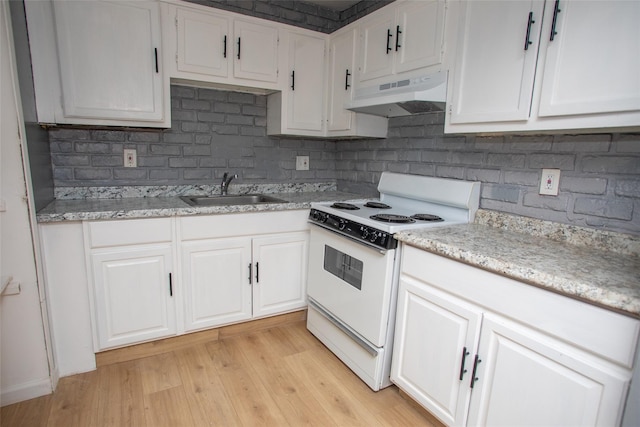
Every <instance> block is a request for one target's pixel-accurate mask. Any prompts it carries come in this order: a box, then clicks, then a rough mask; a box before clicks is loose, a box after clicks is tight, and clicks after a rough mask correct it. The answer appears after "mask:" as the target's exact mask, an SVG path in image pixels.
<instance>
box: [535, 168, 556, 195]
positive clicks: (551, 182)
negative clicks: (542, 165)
mask: <svg viewBox="0 0 640 427" xmlns="http://www.w3.org/2000/svg"><path fill="white" fill-rule="evenodd" d="M559 186H560V169H542V176H541V177H540V191H539V194H544V195H547V196H557V195H558V187H559Z"/></svg>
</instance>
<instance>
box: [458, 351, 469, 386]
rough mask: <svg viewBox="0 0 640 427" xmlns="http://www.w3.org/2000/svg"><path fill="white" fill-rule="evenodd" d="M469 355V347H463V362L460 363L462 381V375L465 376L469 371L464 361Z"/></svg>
mask: <svg viewBox="0 0 640 427" xmlns="http://www.w3.org/2000/svg"><path fill="white" fill-rule="evenodd" d="M468 355H469V352H468V351H467V347H464V348H463V349H462V362H461V363H460V381H462V377H464V374H466V373H467V370H466V369H464V361H465V359H466V358H467V356H468Z"/></svg>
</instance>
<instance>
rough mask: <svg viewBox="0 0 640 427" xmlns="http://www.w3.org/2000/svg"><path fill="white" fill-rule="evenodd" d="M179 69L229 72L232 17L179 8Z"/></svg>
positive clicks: (208, 73)
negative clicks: (230, 19) (230, 18)
mask: <svg viewBox="0 0 640 427" xmlns="http://www.w3.org/2000/svg"><path fill="white" fill-rule="evenodd" d="M175 16H176V21H175V24H176V27H177V31H178V32H177V43H178V48H177V54H176V64H177V69H178V71H183V72H186V73H197V74H203V75H209V76H218V77H227V76H228V75H229V60H228V59H229V56H230V54H229V53H230V50H229V44H230V43H231V40H230V38H229V34H231V33H230V25H231V22H230V21H229V19H227V18H225V17H222V16H218V15H215V14H212V13H201V12H196V11H194V10H190V9H177V10H176V15H175Z"/></svg>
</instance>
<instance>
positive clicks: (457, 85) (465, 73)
mask: <svg viewBox="0 0 640 427" xmlns="http://www.w3.org/2000/svg"><path fill="white" fill-rule="evenodd" d="M543 8H544V2H543V1H539V0H529V1H469V2H465V6H464V7H463V11H462V20H461V21H460V25H461V33H460V35H459V37H458V48H457V55H456V62H455V67H454V73H453V74H454V78H453V79H452V80H451V81H450V86H449V87H450V88H451V89H450V90H452V91H453V96H452V97H451V100H450V103H449V106H448V108H449V110H450V122H451V123H478V122H495V121H511V120H522V121H526V120H527V118H528V117H529V109H530V106H531V96H532V91H533V81H534V77H535V68H536V60H537V52H538V41H539V36H540V26H541V22H542V11H543ZM527 35H528V39H527ZM525 39H527V40H528V41H527V42H526V44H525ZM529 42H530V44H529Z"/></svg>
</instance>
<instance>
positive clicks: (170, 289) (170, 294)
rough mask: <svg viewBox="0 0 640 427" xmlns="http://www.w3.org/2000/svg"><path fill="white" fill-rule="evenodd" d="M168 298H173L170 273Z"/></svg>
mask: <svg viewBox="0 0 640 427" xmlns="http://www.w3.org/2000/svg"><path fill="white" fill-rule="evenodd" d="M169 296H170V297H172V296H173V280H172V277H171V273H169Z"/></svg>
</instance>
